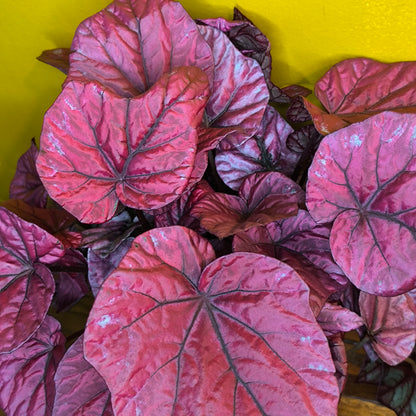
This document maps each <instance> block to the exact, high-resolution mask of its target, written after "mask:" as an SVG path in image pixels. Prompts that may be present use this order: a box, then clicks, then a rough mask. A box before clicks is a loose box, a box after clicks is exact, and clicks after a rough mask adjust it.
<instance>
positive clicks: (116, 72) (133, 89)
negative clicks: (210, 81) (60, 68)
mask: <svg viewBox="0 0 416 416" xmlns="http://www.w3.org/2000/svg"><path fill="white" fill-rule="evenodd" d="M155 35H156V36H155ZM71 50H72V51H73V52H72V53H71V55H70V70H69V77H68V80H69V81H70V80H74V79H76V80H80V81H83V80H85V79H88V80H91V81H98V82H99V83H100V84H102V85H104V86H106V87H107V88H111V89H112V90H113V91H114V92H116V93H117V94H118V95H120V96H122V97H132V96H135V95H138V94H140V93H142V92H144V91H147V90H148V89H149V88H150V87H151V86H152V85H153V84H155V83H156V82H157V81H158V80H159V78H160V77H161V76H162V75H163V74H164V73H167V72H171V71H172V70H173V69H174V68H175V67H178V66H197V67H199V68H201V69H202V70H203V71H204V72H206V73H207V74H208V75H209V76H210V78H211V73H212V67H213V59H212V53H211V49H210V47H209V46H208V45H207V43H206V42H205V41H204V39H203V37H202V36H201V34H200V33H199V31H198V27H197V25H196V24H195V22H194V21H193V20H192V18H191V17H190V16H189V15H188V13H187V12H186V11H185V10H184V8H183V7H182V6H181V5H180V3H178V2H175V1H171V0H144V1H142V0H116V1H113V2H112V3H111V4H110V5H109V6H108V7H106V8H105V9H104V10H102V11H101V12H99V13H97V14H95V15H94V16H91V17H89V18H88V19H86V20H84V22H82V23H81V24H80V25H79V27H78V29H77V31H76V33H75V36H74V39H73V41H72V45H71Z"/></svg>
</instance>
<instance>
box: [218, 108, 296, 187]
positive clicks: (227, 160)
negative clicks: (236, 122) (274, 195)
mask: <svg viewBox="0 0 416 416" xmlns="http://www.w3.org/2000/svg"><path fill="white" fill-rule="evenodd" d="M292 132H293V129H292V127H290V125H289V124H288V123H287V122H286V121H285V120H284V118H283V117H281V116H280V114H279V113H278V112H277V111H276V110H275V109H274V108H273V107H271V106H267V108H266V111H265V113H264V116H263V119H262V122H261V125H260V127H259V129H258V130H257V132H256V134H255V135H254V136H253V137H250V138H244V137H242V136H241V135H231V136H229V137H227V138H225V139H224V140H222V141H221V143H220V145H219V146H218V148H217V152H216V156H215V165H216V168H217V172H218V174H219V175H220V177H221V179H222V180H223V181H224V182H225V184H226V185H227V186H229V187H230V188H231V189H234V190H238V188H239V187H240V185H241V183H242V181H243V179H244V178H245V177H246V176H248V175H250V174H252V173H255V172H264V171H278V172H282V173H284V174H285V175H287V176H290V175H291V174H292V173H293V171H294V169H295V167H296V164H297V162H298V159H299V155H297V154H296V153H294V152H291V151H289V149H288V148H287V147H286V139H287V138H288V136H289V135H290V134H291V133H292Z"/></svg>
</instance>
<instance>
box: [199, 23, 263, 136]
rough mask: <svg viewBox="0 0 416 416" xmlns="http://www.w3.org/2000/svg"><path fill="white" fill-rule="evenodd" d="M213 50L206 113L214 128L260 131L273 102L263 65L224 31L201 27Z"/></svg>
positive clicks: (250, 132) (249, 134) (249, 131)
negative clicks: (234, 43)
mask: <svg viewBox="0 0 416 416" xmlns="http://www.w3.org/2000/svg"><path fill="white" fill-rule="evenodd" d="M199 31H200V32H201V34H202V36H203V37H204V39H205V40H206V41H207V43H208V44H209V46H210V47H211V49H212V54H213V57H214V76H213V83H212V88H211V96H210V97H209V100H208V103H207V106H206V109H205V112H206V116H207V121H208V124H209V125H210V126H212V127H231V126H238V127H240V128H244V129H245V130H246V134H247V137H250V136H252V135H253V134H255V133H256V131H257V129H258V127H259V124H260V122H261V120H262V118H263V114H264V111H265V109H266V106H267V103H268V101H269V92H268V90H267V85H266V83H265V81H264V77H263V73H262V71H261V68H260V67H259V65H258V64H257V62H255V61H254V60H252V59H250V58H247V57H245V56H244V55H242V54H241V53H240V52H239V51H238V50H237V49H236V48H235V47H234V45H233V44H232V43H231V41H230V40H229V39H228V38H227V36H226V35H224V33H222V32H221V31H220V30H217V29H214V28H212V27H209V26H199Z"/></svg>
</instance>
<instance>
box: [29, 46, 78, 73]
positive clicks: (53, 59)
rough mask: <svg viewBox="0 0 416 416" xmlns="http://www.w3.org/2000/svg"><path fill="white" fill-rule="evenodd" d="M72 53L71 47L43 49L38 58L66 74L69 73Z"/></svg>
mask: <svg viewBox="0 0 416 416" xmlns="http://www.w3.org/2000/svg"><path fill="white" fill-rule="evenodd" d="M70 53H71V50H70V49H69V48H56V49H48V50H46V51H43V52H42V54H41V55H40V56H38V57H37V58H36V59H37V60H38V61H41V62H44V63H45V64H48V65H52V66H54V67H55V68H57V69H59V70H60V71H62V72H63V73H64V74H68V71H69V56H70Z"/></svg>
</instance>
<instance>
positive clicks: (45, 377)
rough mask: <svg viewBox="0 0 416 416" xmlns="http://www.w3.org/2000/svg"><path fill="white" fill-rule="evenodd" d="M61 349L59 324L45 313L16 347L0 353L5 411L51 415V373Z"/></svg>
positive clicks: (1, 397)
mask: <svg viewBox="0 0 416 416" xmlns="http://www.w3.org/2000/svg"><path fill="white" fill-rule="evenodd" d="M64 351H65V337H64V336H63V335H62V333H61V327H60V324H59V322H58V321H56V320H55V319H54V318H52V317H50V316H47V317H46V318H45V320H44V321H43V323H42V325H41V327H40V328H39V329H38V330H37V331H36V333H35V334H33V336H32V337H31V338H30V339H29V340H27V341H26V342H25V343H24V344H23V345H21V346H20V347H19V348H18V349H17V350H14V351H13V352H11V353H8V354H0V374H1V376H0V407H1V408H2V409H3V410H4V411H5V412H6V413H7V414H8V415H33V416H51V415H52V406H53V401H54V397H55V384H54V382H53V377H54V375H55V371H56V368H57V366H58V363H59V361H60V359H61V358H62V356H63V355H64Z"/></svg>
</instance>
